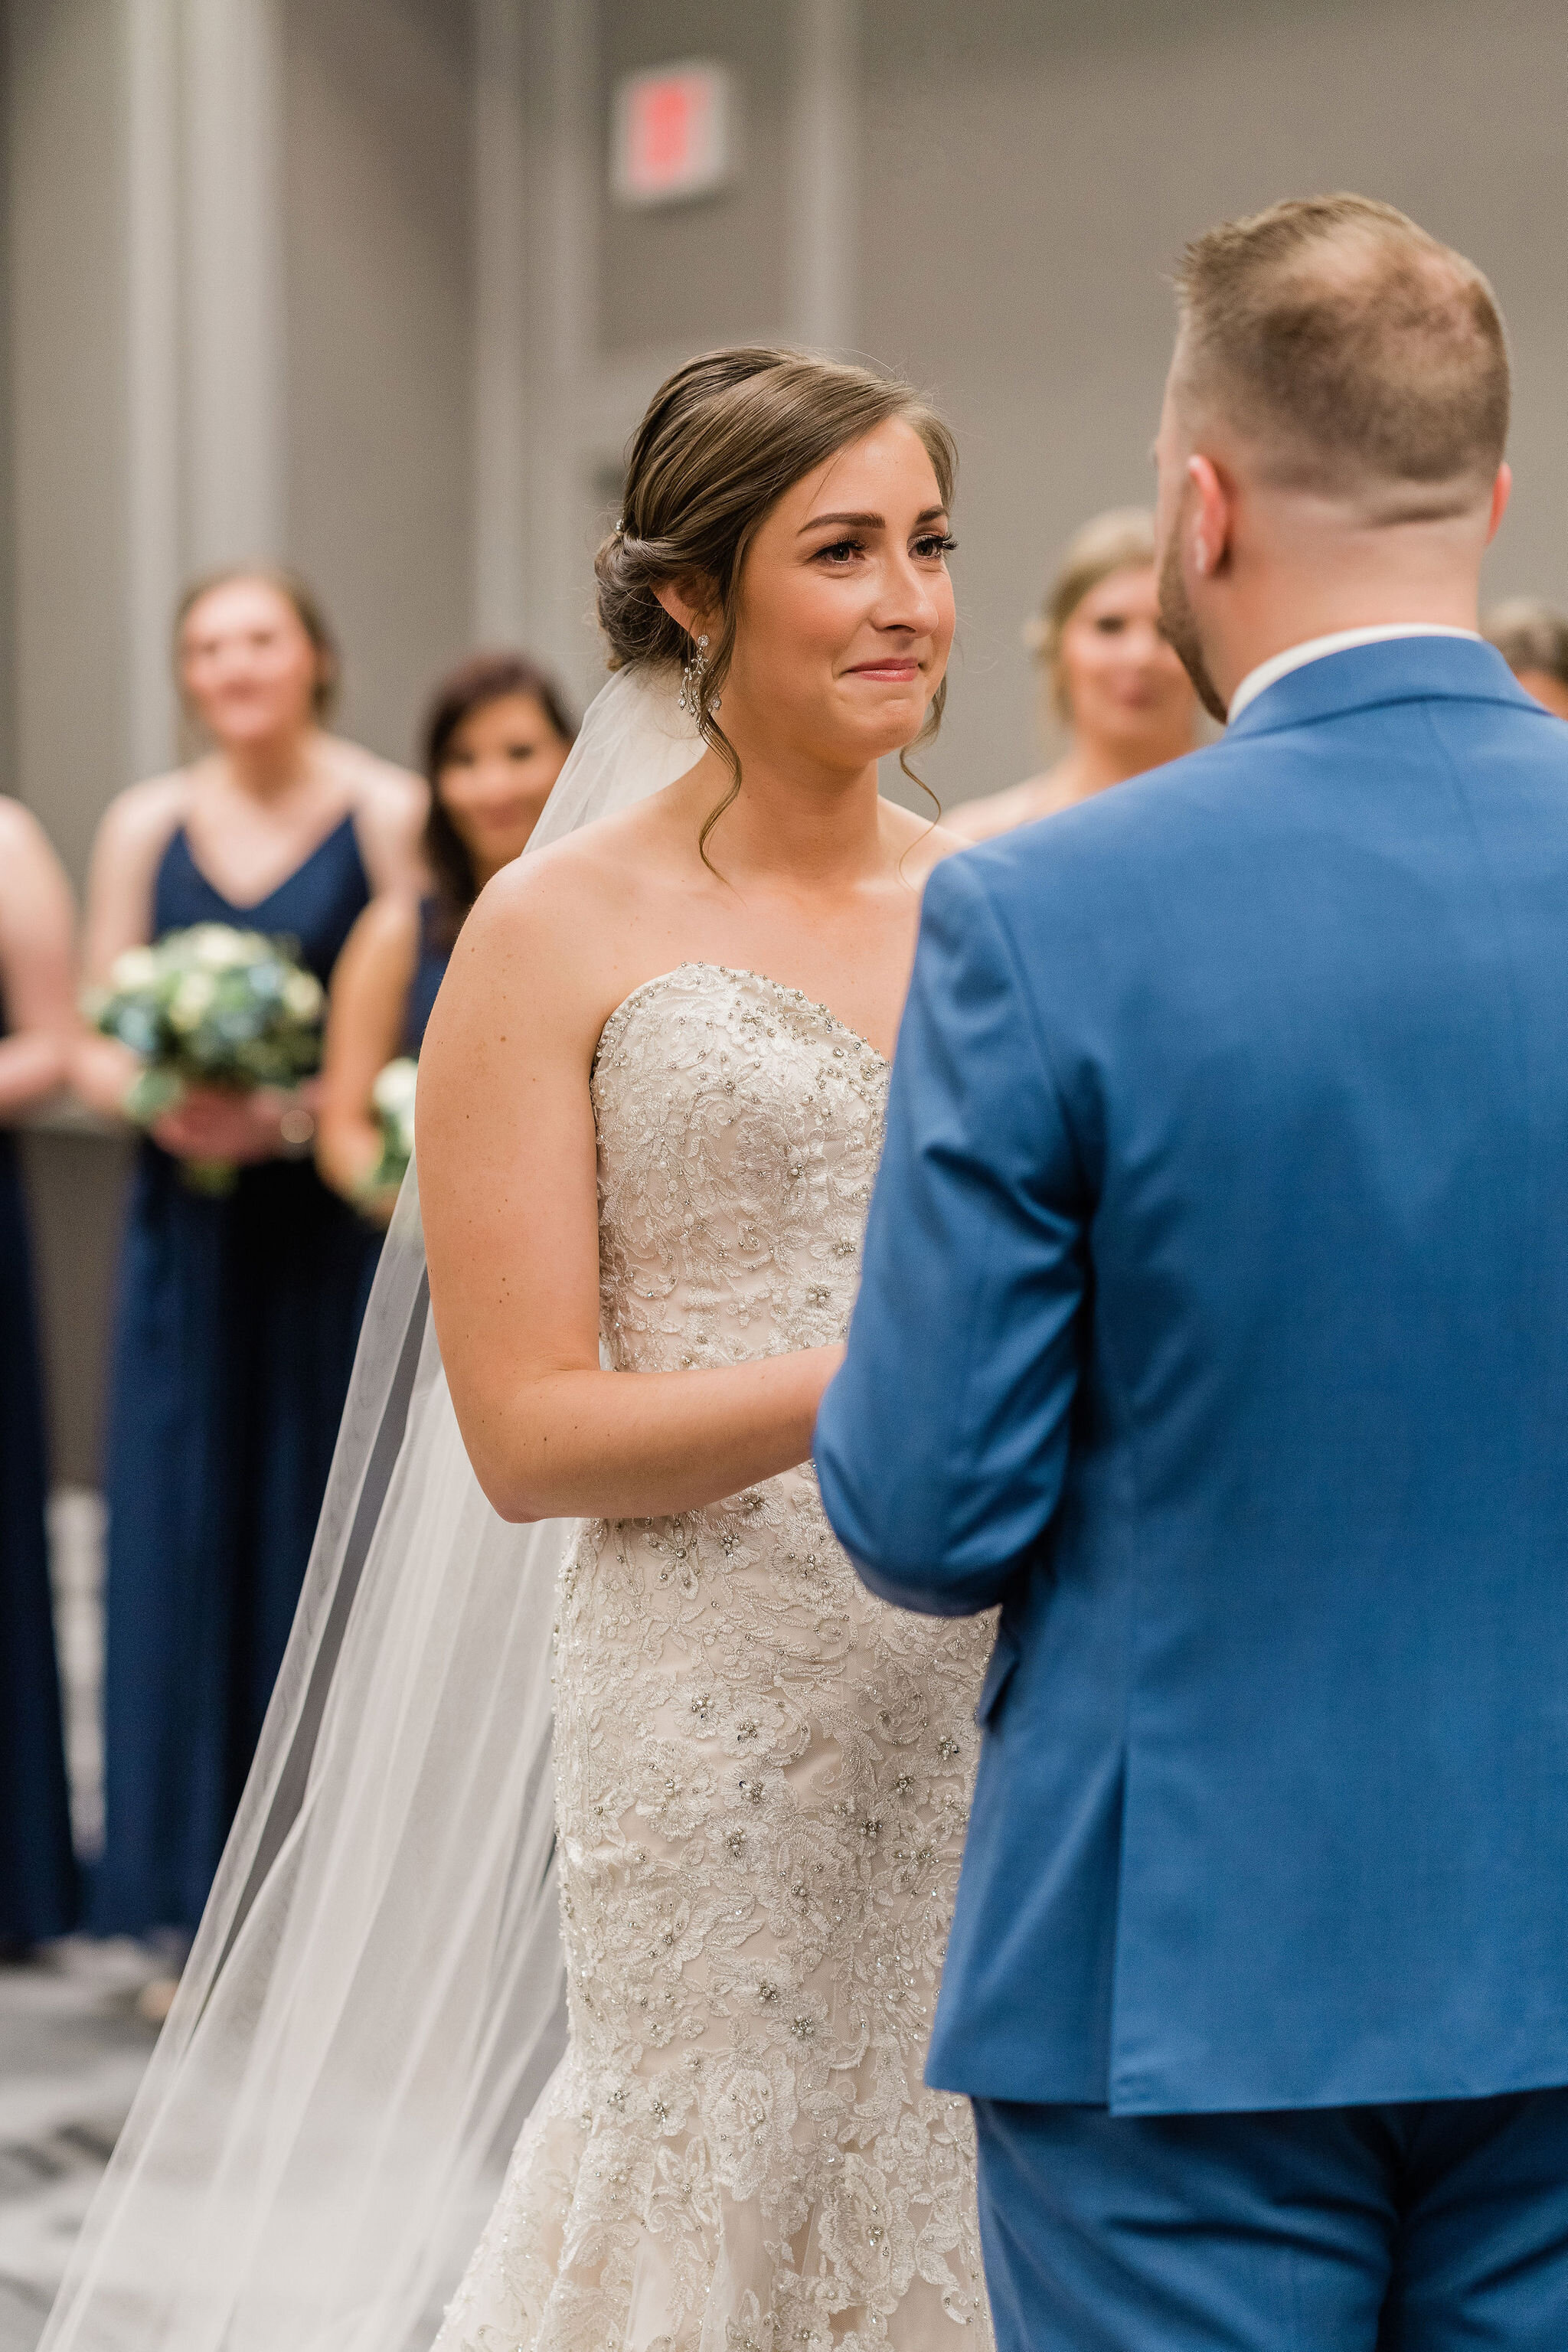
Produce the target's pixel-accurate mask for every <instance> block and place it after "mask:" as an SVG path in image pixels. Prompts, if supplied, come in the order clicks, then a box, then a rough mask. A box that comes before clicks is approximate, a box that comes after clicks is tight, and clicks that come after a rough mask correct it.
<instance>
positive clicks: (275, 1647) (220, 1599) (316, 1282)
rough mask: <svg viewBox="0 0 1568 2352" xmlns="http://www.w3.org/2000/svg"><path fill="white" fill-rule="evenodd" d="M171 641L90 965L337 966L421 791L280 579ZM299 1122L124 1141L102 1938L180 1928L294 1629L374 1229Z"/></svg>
mask: <svg viewBox="0 0 1568 2352" xmlns="http://www.w3.org/2000/svg"><path fill="white" fill-rule="evenodd" d="M175 654H176V661H177V666H178V672H179V678H180V684H181V688H182V692H183V695H184V701H185V704H186V707H187V709H188V711H189V712H190V714H191V716H192V717H193V718H195V719H198V720H199V721H200V722H201V724H202V726H203V727H204V729H205V731H206V733H207V735H208V736H209V737H210V739H211V743H212V749H211V751H209V752H208V753H207V754H206V756H205V757H204V758H200V759H198V760H196V761H194V762H193V763H192V764H191V765H190V766H188V767H184V768H182V769H180V770H178V771H177V772H175V773H174V774H173V775H168V776H160V777H157V778H154V779H153V781H151V782H147V783H142V784H135V785H132V788H131V790H130V791H129V792H125V793H121V795H120V797H119V798H118V799H117V800H116V801H115V802H113V803H112V804H111V805H110V809H109V811H108V814H106V815H105V817H104V820H103V824H102V825H101V827H100V832H99V836H98V842H97V845H96V848H95V850H94V855H93V863H92V875H91V880H90V884H89V907H88V923H87V959H86V960H87V966H88V973H89V979H92V980H96V981H101V980H102V979H103V978H104V977H105V976H106V974H107V972H108V970H109V967H110V964H111V963H112V962H113V961H114V958H115V957H116V956H117V955H118V954H119V953H120V952H121V950H122V949H124V948H127V947H130V946H132V945H134V944H137V943H140V942H144V941H150V940H156V939H157V938H159V937H160V936H161V935H162V934H163V933H164V932H165V931H171V930H177V929H184V928H185V926H187V925H188V924H192V923H198V922H221V923H233V924H237V925H240V926H243V927H245V928H247V929H257V930H262V931H267V932H270V933H275V934H285V935H287V936H288V937H289V939H290V940H292V941H293V942H294V943H295V944H296V947H297V950H298V952H299V954H300V960H301V961H303V962H304V963H305V964H306V965H308V966H309V967H310V970H311V971H314V972H315V973H316V975H317V977H318V978H319V979H321V981H323V982H325V981H326V979H327V978H328V975H329V974H330V972H331V968H332V965H333V964H334V963H335V961H337V957H338V952H339V950H340V949H341V948H342V943H343V941H344V940H345V939H346V938H347V936H348V934H349V931H350V929H352V927H353V923H354V921H355V919H357V918H358V916H359V915H360V914H361V913H362V912H363V909H364V908H365V906H366V904H367V903H368V901H369V899H370V897H371V894H372V892H373V891H374V890H377V889H388V890H390V889H397V890H402V891H404V892H407V891H410V890H412V889H415V888H416V887H417V876H418V872H419V862H418V835H419V829H420V826H421V824H422V823H423V820H424V814H425V799H426V795H425V791H424V788H423V786H422V785H421V784H420V783H419V782H417V780H416V778H414V777H412V776H409V775H407V774H405V773H404V772H402V771H401V770H399V769H395V768H392V767H389V766H387V765H386V764H385V763H384V762H383V761H380V760H377V759H374V758H373V757H372V756H371V754H370V753H369V752H367V751H362V750H360V749H359V748H358V747H357V746H356V745H354V744H352V743H348V742H344V741H343V740H341V739H340V738H338V737H335V736H332V735H330V734H328V733H327V732H326V731H325V729H324V722H325V720H326V719H327V717H328V714H329V712H330V710H331V702H332V697H333V689H334V687H335V685H336V680H337V656H336V651H335V647H334V645H333V641H332V637H331V633H330V631H329V629H328V627H327V625H326V623H325V621H324V619H323V617H322V615H321V612H320V610H319V608H318V607H317V605H316V604H315V601H314V599H313V598H312V597H311V596H310V593H308V592H307V591H306V590H305V589H304V588H303V587H302V586H300V584H299V583H296V582H294V581H292V580H290V579H289V578H287V577H286V576H284V575H283V574H280V573H272V572H261V571H240V572H227V573H225V574H221V575H219V576H217V577H216V578H213V579H210V580H206V581H204V582H203V583H200V584H199V585H198V586H196V587H195V588H194V589H193V590H192V591H191V592H190V593H189V594H188V595H187V596H186V598H185V600H184V604H183V605H182V607H181V610H180V614H179V616H178V621H177V625H176V635H175ZM135 1074H136V1063H135V1060H134V1058H133V1056H132V1055H130V1054H129V1053H128V1052H127V1051H126V1050H125V1049H124V1048H123V1047H122V1046H121V1045H117V1044H114V1043H113V1042H111V1041H110V1040H107V1039H102V1038H96V1039H89V1040H87V1041H84V1043H83V1044H82V1045H80V1046H79V1073H78V1086H79V1091H80V1092H81V1093H82V1094H83V1095H84V1096H86V1097H87V1098H88V1099H89V1101H91V1102H93V1103H95V1104H96V1105H97V1106H99V1107H100V1108H102V1109H104V1110H107V1111H110V1112H113V1111H116V1110H118V1109H119V1108H120V1107H121V1104H122V1103H123V1101H124V1097H125V1093H126V1089H127V1087H128V1086H129V1085H130V1083H131V1081H132V1078H133V1077H134V1076H135ZM313 1126H314V1121H313V1118H312V1117H311V1115H310V1110H309V1109H308V1108H301V1106H300V1103H298V1102H293V1103H290V1102H289V1101H288V1100H287V1098H286V1097H281V1096H279V1095H278V1094H276V1093H273V1092H270V1091H263V1092H257V1093H253V1094H250V1095H245V1096H236V1095H232V1094H224V1093H220V1092H216V1091H210V1092H201V1093H197V1092H193V1093H191V1094H189V1095H188V1096H187V1097H185V1099H184V1101H183V1102H182V1103H181V1104H179V1105H178V1106H177V1107H176V1108H174V1109H173V1110H171V1111H168V1112H166V1113H165V1114H164V1115H163V1117H162V1118H159V1119H157V1120H155V1121H154V1122H153V1128H152V1130H151V1132H150V1134H149V1135H148V1136H147V1137H146V1139H145V1140H144V1141H143V1143H142V1150H141V1156H140V1161H139V1164H138V1167H137V1171H136V1178H135V1183H134V1188H133V1192H132V1205H131V1213H130V1219H129V1225H128V1230H127V1234H126V1240H125V1249H124V1256H123V1260H122V1264H121V1294H120V1305H119V1312H118V1318H117V1328H116V1333H115V1342H114V1358H113V1373H112V1393H111V1411H110V1449H109V1465H108V1493H109V1507H110V1533H109V1582H108V1622H107V1644H108V1648H107V1658H106V1665H105V1690H104V1717H105V1720H104V1744H105V1775H106V1787H105V1814H106V1818H105V1845H104V1855H103V1862H102V1865H101V1867H100V1870H99V1872H98V1873H97V1874H96V1879H95V1884H94V1887H93V1895H92V1905H91V1924H92V1925H93V1927H95V1928H97V1929H98V1930H99V1931H100V1932H101V1933H105V1934H113V1933H126V1934H132V1935H138V1934H145V1933H147V1932H149V1931H151V1930H153V1929H173V1930H176V1931H186V1932H189V1931H193V1930H194V1929H195V1926H196V1923H197V1921H198V1919H199V1918H200V1916H201V1911H202V1906H203V1903H204V1902H205V1897H206V1893H207V1889H208V1886H209V1885H210V1884H211V1881H212V1877H213V1874H214V1871H215V1870H216V1864H217V1861H218V1856H219V1854H220V1853H221V1852H222V1849H223V1843H224V1839H225V1836H226V1832H227V1830H228V1825H229V1822H230V1819H231V1817H232V1815H233V1812H234V1809H235V1805H236V1803H237V1800H238V1797H239V1792H240V1790H241V1787H242V1786H243V1783H244V1780H245V1775H246V1770H247V1766H248V1764H249V1761H250V1757H251V1751H252V1749H253V1748H254V1747H255V1744H256V1739H257V1735H258V1732H259V1730H260V1727H261V1719H262V1716H263V1715H264V1713H265V1711H266V1707H267V1702H268V1697H269V1696H270V1693H271V1689H272V1684H273V1679H274V1677H275V1675H276V1674H277V1671H278V1666H279V1661H280V1659H281V1657H282V1654H283V1648H284V1644H285V1643H286V1642H287V1640H288V1636H289V1625H290V1622H291V1621H292V1618H293V1614H294V1606H295V1602H296V1601H297V1599H298V1597H299V1591H300V1582H301V1580H302V1579H303V1575H304V1570H305V1564H306V1559H307V1558H308V1555H309V1552H310V1542H311V1538H312V1537H313V1535H314V1533H315V1527H316V1517H317V1513H318V1511H319V1509H320V1507H321V1494H322V1489H323V1487H324V1486H325V1483H326V1475H327V1468H328V1465H329V1462H330V1460H331V1452H332V1444H333V1441H334V1439H335V1438H336V1435H337V1428H338V1420H339V1416H340V1414H341V1412H342V1403H343V1396H344V1391H345V1390H346V1387H347V1383H348V1376H349V1370H350V1366H351V1363H352V1361H353V1348H354V1339H355V1332H356V1321H355V1316H356V1303H357V1300H358V1298H359V1296H360V1292H361V1288H362V1282H363V1271H364V1265H365V1258H366V1255H367V1253H368V1252H370V1251H372V1250H374V1246H375V1244H374V1237H373V1236H372V1235H371V1234H369V1233H368V1231H367V1229H366V1228H365V1227H364V1225H363V1223H361V1222H360V1221H359V1220H358V1219H357V1218H355V1217H354V1216H353V1214H352V1213H350V1211H349V1210H348V1209H346V1208H345V1207H344V1206H343V1204H342V1202H341V1201H339V1200H337V1199H336V1198H335V1197H334V1196H333V1195H332V1194H331V1192H328V1191H327V1190H326V1188H325V1187H324V1186H323V1185H322V1184H321V1181H320V1180H319V1178H318V1177H317V1175H316V1171H315V1169H314V1167H313V1165H312V1164H311V1161H310V1136H311V1132H312V1130H313ZM188 1159H196V1160H231V1161H237V1162H238V1163H239V1164H240V1174H239V1180H238V1183H237V1188H236V1190H235V1191H234V1192H232V1193H230V1194H228V1195H227V1196H226V1197H224V1198H221V1199H216V1200H215V1199H213V1198H211V1197H210V1196H204V1195H203V1194H201V1193H199V1192H196V1191H195V1190H193V1189H192V1188H191V1187H189V1186H188V1185H187V1184H185V1183H184V1181H182V1178H181V1172H180V1163H181V1161H182V1160H188Z"/></svg>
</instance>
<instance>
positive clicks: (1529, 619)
mask: <svg viewBox="0 0 1568 2352" xmlns="http://www.w3.org/2000/svg"><path fill="white" fill-rule="evenodd" d="M1481 635H1482V636H1483V637H1485V639H1486V641H1487V643H1488V645H1489V646H1496V647H1497V649H1498V651H1499V653H1500V654H1501V656H1502V657H1503V659H1504V661H1505V662H1507V664H1508V666H1509V667H1510V670H1512V672H1513V673H1514V676H1515V677H1518V676H1519V674H1520V672H1521V670H1540V671H1541V672H1542V673H1543V675H1544V676H1545V677H1554V678H1555V679H1556V680H1557V682H1558V684H1559V685H1560V686H1568V614H1563V613H1560V612H1558V611H1557V609H1556V607H1555V606H1554V605H1552V604H1543V603H1542V600H1541V599H1540V597H1538V596H1510V598H1509V600H1508V602H1507V604H1494V605H1493V606H1492V609H1491V611H1490V612H1489V614H1487V615H1486V617H1485V619H1484V620H1483V621H1482V623H1481Z"/></svg>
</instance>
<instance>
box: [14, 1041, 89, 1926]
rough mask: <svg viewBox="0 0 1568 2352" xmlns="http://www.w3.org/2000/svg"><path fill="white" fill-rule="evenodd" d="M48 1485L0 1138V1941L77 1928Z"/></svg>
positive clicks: (18, 1188)
mask: <svg viewBox="0 0 1568 2352" xmlns="http://www.w3.org/2000/svg"><path fill="white" fill-rule="evenodd" d="M0 1034H4V1021H3V1018H0ZM47 1486H48V1474H47V1457H46V1454H45V1443H44V1405H43V1384H42V1381H40V1379H39V1374H38V1334H37V1314H36V1312H35V1308H34V1304H33V1268H32V1253H31V1250H30V1248H29V1246H28V1239H27V1217H26V1205H25V1203H24V1201H23V1197H22V1179H21V1172H20V1171H19V1169H18V1167H17V1164H16V1145H15V1143H14V1141H13V1139H12V1138H11V1137H10V1136H9V1135H7V1134H5V1132H4V1131H3V1130H0V1944H12V1945H17V1944H23V1945H25V1944H34V1943H38V1942H41V1941H42V1940H43V1939H44V1938H45V1937H49V1936H63V1935H64V1934H65V1933H66V1932H67V1930H68V1928H69V1927H73V1926H74V1925H75V1921H76V1903H77V1886H76V1864H75V1863H74V1861H73V1859H72V1855H71V1832H70V1810H69V1806H68V1801H67V1797H66V1765H65V1747H64V1743H63V1740H62V1738H61V1733H60V1685H59V1671H58V1665H57V1664H56V1658H55V1629H54V1617H53V1612H52V1609H51V1606H50V1601H49V1556H48V1545H47V1537H46V1533H45V1525H44V1505H45V1500H46V1497H47Z"/></svg>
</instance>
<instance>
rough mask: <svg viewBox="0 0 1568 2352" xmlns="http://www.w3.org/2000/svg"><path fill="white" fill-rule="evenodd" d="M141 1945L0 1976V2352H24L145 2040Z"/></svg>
mask: <svg viewBox="0 0 1568 2352" xmlns="http://www.w3.org/2000/svg"><path fill="white" fill-rule="evenodd" d="M155 1966H156V1963H155V1962H154V1960H153V1958H152V1957H151V1955H150V1954H148V1953H147V1952H145V1951H143V1950H142V1948H141V1946H140V1945H136V1944H130V1943H113V1944H90V1943H88V1942H86V1941H84V1940H78V1939H75V1938H73V1939H71V1940H70V1941H69V1942H67V1943H64V1944H57V1945H52V1946H50V1947H49V1948H47V1950H46V1951H45V1952H43V1953H42V1954H41V1955H40V1956H39V1958H37V1959H34V1960H31V1961H27V1962H26V1963H24V1964H22V1965H19V1966H10V1967H0V2352H33V2347H34V2346H35V2345H36V2344H37V2340H38V2336H39V2333H40V2331H41V2330H42V2327H43V2325H44V2321H45V2319H46V2318H47V2315H48V2310H49V2305H50V2304H51V2303H52V2302H53V2301H54V2295H55V2289H56V2288H57V2286H58V2284H59V2281H60V2276H61V2273H63V2271H64V2269H65V2264H66V2258H67V2256H68V2253H69V2252H70V2248H71V2243H72V2241H73V2240H74V2238H75V2236H76V2233H77V2231H78V2229H79V2227H80V2225H81V2220H82V2216H83V2215H84V2214H85V2212H86V2211H87V2208H88V2204H89V2200H90V2199H91V2196H92V2192H93V2190H94V2189H96V2187H97V2186H98V2180H99V2176H100V2173H101V2172H102V2170H103V2167H104V2165H105V2164H106V2162H107V2161H108V2158H109V2152H110V2148H111V2147H113V2145H114V2140H115V2136H116V2134H117V2133H118V2131H119V2129H120V2126H121V2124H122V2123H123V2122H124V2120H125V2116H126V2112H127V2110H128V2108H129V2107H130V2105H131V2100H132V2095H133V2093H134V2091H135V2088H136V2085H137V2083H138V2082H139V2081H140V2079H141V2075H142V2068H143V2066H144V2065H145V2064H146V2063H147V2059H148V2056H149V2054H150V2053H151V2051H152V2048H153V2041H154V2039H155V2038H156V2037H155V2035H154V2032H153V2028H152V2027H151V2026H149V2025H146V2024H144V2023H143V2022H142V2020H141V2019H140V2018H139V2017H138V2015H137V2013H136V1996H137V1994H138V1993H139V1992H140V1991H141V1990H142V1986H143V1985H144V1984H145V1983H146V1981H147V1979H148V1978H149V1977H150V1976H151V1975H152V1974H153V1972H154V1969H155Z"/></svg>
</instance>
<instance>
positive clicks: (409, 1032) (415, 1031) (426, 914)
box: [403, 897, 452, 1061]
mask: <svg viewBox="0 0 1568 2352" xmlns="http://www.w3.org/2000/svg"><path fill="white" fill-rule="evenodd" d="M442 928H443V926H442V923H441V919H440V900H439V899H438V898H433V897H432V898H421V899H420V901H419V960H418V961H417V962H416V965H415V967H414V977H413V979H412V980H411V981H410V982H409V983H408V999H407V1003H405V1007H404V1013H403V1051H404V1052H405V1054H406V1055H408V1056H409V1057H410V1059H411V1060H413V1061H417V1060H418V1059H419V1048H420V1047H421V1045H423V1044H424V1043H425V1032H426V1029H427V1028H428V1027H429V1025H430V1015H431V1013H433V1012H434V1011H435V1009H436V992H437V990H438V989H439V987H440V985H441V982H443V981H444V980H445V979H446V977H447V965H448V964H449V963H450V962H451V961H452V950H451V947H450V945H449V944H447V943H444V942H443V940H442V937H441V932H442Z"/></svg>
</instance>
